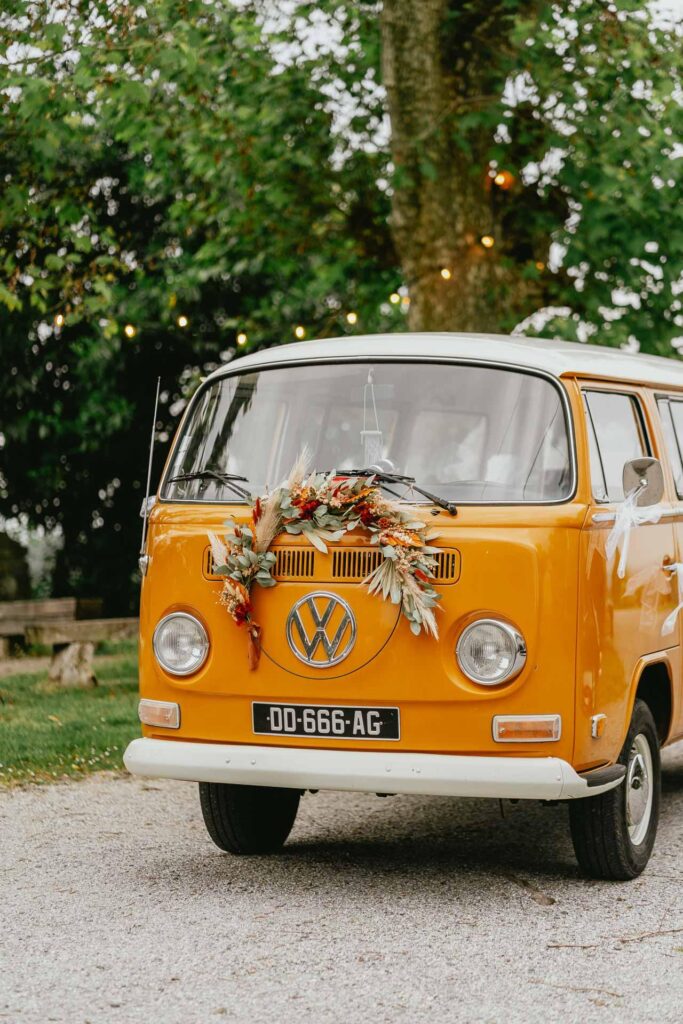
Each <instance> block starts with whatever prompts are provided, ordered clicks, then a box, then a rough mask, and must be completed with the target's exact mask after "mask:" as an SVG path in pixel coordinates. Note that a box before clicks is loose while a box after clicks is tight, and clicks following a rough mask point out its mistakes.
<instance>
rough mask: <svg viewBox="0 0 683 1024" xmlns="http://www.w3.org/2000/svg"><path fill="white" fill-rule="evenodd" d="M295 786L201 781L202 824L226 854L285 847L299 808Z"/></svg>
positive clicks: (275, 849)
mask: <svg viewBox="0 0 683 1024" xmlns="http://www.w3.org/2000/svg"><path fill="white" fill-rule="evenodd" d="M300 798H301V793H300V791H299V790H298V789H276V788H274V787H267V786H234V785H227V784H224V783H220V782H200V783H199V802H200V805H201V809H202V815H203V817H204V824H205V825H206V828H207V831H208V833H209V835H210V836H211V838H212V839H213V841H214V843H215V844H216V846H218V847H219V848H220V849H221V850H225V852H226V853H235V854H250V853H275V852H276V851H278V850H281V849H282V847H283V846H284V844H285V842H286V840H287V837H288V835H289V833H290V832H291V831H292V826H293V825H294V820H295V818H296V814H297V811H298V809H299V800H300Z"/></svg>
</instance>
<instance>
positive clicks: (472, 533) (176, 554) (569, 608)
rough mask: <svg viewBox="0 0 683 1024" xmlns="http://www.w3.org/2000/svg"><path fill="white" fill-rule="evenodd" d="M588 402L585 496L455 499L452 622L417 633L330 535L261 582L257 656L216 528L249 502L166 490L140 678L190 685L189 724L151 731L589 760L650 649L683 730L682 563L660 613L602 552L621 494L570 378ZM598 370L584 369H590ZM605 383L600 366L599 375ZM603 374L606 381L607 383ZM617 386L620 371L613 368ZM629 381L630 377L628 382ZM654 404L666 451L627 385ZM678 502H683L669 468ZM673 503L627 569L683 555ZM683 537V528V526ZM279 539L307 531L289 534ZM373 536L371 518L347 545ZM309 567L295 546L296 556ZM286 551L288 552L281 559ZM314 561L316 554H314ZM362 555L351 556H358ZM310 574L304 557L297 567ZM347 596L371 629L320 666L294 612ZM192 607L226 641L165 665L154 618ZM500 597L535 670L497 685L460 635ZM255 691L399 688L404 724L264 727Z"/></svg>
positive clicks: (212, 738) (658, 600)
mask: <svg viewBox="0 0 683 1024" xmlns="http://www.w3.org/2000/svg"><path fill="white" fill-rule="evenodd" d="M563 383H564V386H565V388H566V390H567V393H568V396H569V401H570V405H571V409H572V415H573V420H574V432H575V436H576V449H577V451H576V455H577V467H578V487H577V491H576V494H575V496H574V498H573V499H572V500H571V501H568V502H566V503H563V504H557V505H518V506H467V505H463V506H461V507H460V508H459V510H458V514H457V516H456V517H451V516H450V515H448V514H447V513H445V512H443V513H442V512H440V513H439V515H438V516H437V515H435V516H434V517H433V519H430V525H432V526H433V528H434V530H435V531H436V532H437V533H438V539H437V540H436V541H435V542H434V543H435V544H436V545H437V546H438V547H439V548H441V549H443V550H448V551H453V552H456V553H457V554H456V556H455V557H454V558H453V559H452V560H451V562H450V563H449V565H450V570H451V571H450V577H451V578H450V579H449V580H448V581H445V580H444V581H442V582H440V583H439V585H438V589H439V592H440V593H441V595H442V600H441V601H440V602H439V603H440V606H441V610H440V611H439V613H438V621H439V629H440V636H439V639H438V640H434V639H432V638H431V637H428V636H425V635H421V636H419V637H416V636H414V635H413V634H412V633H411V631H410V629H409V626H408V623H407V622H406V620H405V619H404V618H403V617H402V616H400V614H399V611H398V608H397V606H395V605H392V604H391V603H389V602H385V601H383V600H382V599H381V597H379V596H376V595H370V594H369V593H368V592H367V590H366V588H365V587H364V586H362V584H361V583H360V582H359V581H358V579H355V580H354V581H352V582H349V581H348V580H346V581H345V580H344V577H343V576H341V577H340V576H338V575H337V576H335V574H334V571H333V570H334V566H333V564H332V558H333V551H332V549H331V551H330V554H329V555H327V556H324V555H322V554H320V553H319V552H316V553H315V558H314V570H313V572H314V575H313V576H311V577H307V578H300V579H298V580H297V579H294V580H289V581H282V582H279V583H278V585H277V586H276V587H274V588H271V589H269V590H263V591H261V590H259V589H258V588H255V593H254V607H255V618H256V619H257V621H259V622H260V623H261V625H262V627H263V638H262V642H263V653H262V656H261V661H260V664H259V666H258V668H257V669H256V671H250V669H249V665H248V660H247V638H246V634H245V632H244V630H243V629H239V628H238V627H237V626H236V625H235V624H234V622H233V621H232V620H231V618H230V617H229V616H228V614H227V612H226V610H225V609H224V608H223V607H222V606H221V604H220V603H219V594H220V590H221V583H220V582H219V581H217V580H215V579H214V580H212V579H210V578H207V577H208V576H209V575H210V573H208V572H207V565H208V563H207V551H208V548H207V545H208V541H207V532H208V531H209V530H212V531H216V532H219V533H220V531H221V527H222V524H223V523H224V521H225V520H226V519H227V518H229V517H232V518H234V519H235V520H236V521H238V522H239V521H240V520H241V519H242V520H244V519H245V518H246V509H245V508H244V506H240V505H234V506H227V505H216V504H208V503H196V504H182V503H178V504H174V503H157V504H156V506H155V507H154V508H153V510H152V513H151V517H150V524H149V540H148V548H147V551H148V554H149V556H150V564H149V570H148V573H147V575H146V577H145V579H144V581H143V587H142V604H141V643H140V690H141V695H142V696H143V697H146V698H152V699H155V700H163V701H176V702H178V703H179V704H180V707H181V726H180V729H178V730H177V731H174V732H173V734H170V733H169V731H168V730H164V729H155V728H151V727H148V726H145V727H143V732H144V734H145V735H146V736H150V737H156V738H159V739H166V740H168V741H169V742H172V741H174V740H186V741H187V740H196V741H204V742H222V743H245V744H249V743H254V742H255V741H257V742H258V743H259V744H261V745H268V744H275V745H277V746H281V747H282V746H293V747H318V748H321V747H326V748H334V747H338V748H343V749H354V748H355V749H364V750H372V749H380V750H387V749H390V750H396V749H402V750H406V751H424V752H441V753H463V754H477V755H497V756H506V757H515V756H526V757H528V756H538V757H547V756H554V757H559V758H563V759H564V760H566V761H567V762H569V763H570V764H572V765H573V766H574V767H575V768H577V770H579V771H581V770H585V769H587V768H590V767H594V766H598V765H604V764H609V763H612V762H614V761H615V760H616V758H617V756H618V754H619V751H620V748H621V746H622V744H623V741H624V737H625V734H626V731H627V728H628V722H629V719H630V715H631V710H632V705H633V700H634V699H635V690H636V687H637V683H638V678H639V674H640V670H641V669H642V666H643V665H644V664H646V663H648V662H651V661H657V662H663V663H664V664H665V665H666V666H667V671H668V672H669V674H670V677H671V679H672V691H673V704H674V710H673V726H672V729H671V731H670V735H669V739H670V740H671V739H673V738H675V737H676V736H679V735H681V733H683V711H682V708H681V705H682V700H681V698H682V691H681V682H680V679H681V674H680V673H681V666H680V657H679V646H678V641H679V637H678V631H676V632H675V633H674V635H673V636H670V637H668V638H666V640H664V639H662V637H661V623H662V621H663V619H664V618H665V616H666V615H667V614H668V612H669V611H670V610H671V609H672V608H673V607H674V606H675V604H676V601H677V594H675V593H673V591H674V590H675V589H676V587H675V583H674V585H673V587H672V585H671V581H670V579H668V578H666V579H664V581H663V582H662V585H661V586H659V587H656V588H655V590H656V591H657V593H656V595H655V597H654V599H653V600H654V605H653V606H652V607H650V609H649V610H650V612H651V613H652V616H653V618H652V621H649V622H647V621H644V619H643V603H642V600H641V598H642V592H641V591H639V590H636V591H635V592H632V593H629V592H628V588H627V586H626V585H625V582H628V581H621V580H617V578H616V575H615V573H614V570H613V568H612V569H609V568H608V567H607V564H606V560H605V558H604V544H605V541H606V538H607V536H608V532H609V529H610V524H609V523H606V524H605V523H594V522H593V516H594V514H595V513H604V512H606V511H609V510H610V509H612V510H613V509H614V507H615V506H610V505H598V504H595V503H594V502H593V499H592V497H591V489H590V473H589V466H588V447H587V438H586V433H585V424H584V414H583V407H582V399H581V393H580V383H579V381H577V380H576V379H575V378H571V377H569V378H565V379H564V381H563ZM585 383H586V382H585V381H583V382H581V384H582V385H583V384H585ZM593 383H594V382H593ZM600 386H601V387H602V386H603V385H602V384H600ZM604 386H605V387H609V386H611V385H604ZM613 386H615V387H617V385H616V384H615V385H613ZM619 390H622V391H623V390H628V391H632V392H633V393H636V394H638V395H639V396H640V397H641V399H642V401H643V403H644V407H645V410H646V414H647V418H648V427H649V429H650V434H651V437H652V439H653V442H654V447H655V449H656V450H655V451H654V453H653V454H655V455H656V456H657V457H659V458H660V459H661V460H662V461H663V462H664V463H666V454H665V452H664V450H663V447H664V446H663V440H662V438H661V437H660V434H659V430H658V427H657V425H656V423H655V422H654V419H655V416H656V413H655V407H654V398H653V396H652V394H650V393H649V392H648V390H647V389H646V388H644V387H643V388H638V387H634V386H632V385H631V386H629V387H628V388H623V387H620V388H619ZM666 480H667V494H666V496H665V500H664V502H663V507H664V508H666V507H667V505H671V506H673V504H674V503H675V502H676V499H675V492H674V489H673V483H672V480H671V476H670V473H669V471H668V470H667V471H666ZM677 529H683V527H681V528H677V526H676V521H675V518H673V517H672V518H669V519H666V520H662V521H660V522H659V523H658V524H653V525H648V526H644V527H642V528H638V530H637V531H634V532H635V534H636V536H635V537H634V539H633V540H632V545H631V550H632V561H631V565H630V569H629V575H630V576H632V575H633V573H636V572H638V571H639V570H645V569H647V568H648V567H649V569H650V572H651V573H656V571H657V568H658V565H659V563H661V562H662V560H663V559H665V558H666V557H670V558H671V559H672V560H678V559H679V558H680V557H681V556H682V555H683V552H679V551H678V548H677V536H676V534H677ZM681 539H683V534H681ZM276 548H281V549H282V548H284V549H287V550H288V551H290V550H292V549H306V550H308V551H310V550H311V549H310V546H309V545H308V544H307V543H306V542H305V541H304V540H301V538H292V537H287V538H285V539H279V540H278V541H277V542H276ZM342 548H343V549H346V548H349V549H352V550H357V549H366V548H368V538H367V536H365V535H364V534H363V533H362V532H359V533H358V534H357V535H351V536H350V537H348V538H347V539H345V540H344V541H342V542H341V543H340V544H338V545H333V549H334V550H339V549H342ZM288 558H289V565H290V566H291V565H294V566H295V567H296V565H297V560H296V558H295V556H288ZM283 564H284V562H283ZM299 568H301V566H300V565H299ZM347 568H348V564H347ZM294 575H296V573H295V574H294ZM314 589H315V590H320V589H324V590H326V591H330V592H332V593H336V594H338V595H339V596H341V597H343V598H344V599H345V600H346V601H347V602H348V604H349V605H350V606H351V608H352V609H353V612H354V614H355V617H356V621H357V623H358V639H357V642H356V645H355V647H354V649H353V651H352V653H351V654H350V656H349V657H348V658H346V660H344V662H343V663H341V664H339V665H337V666H333V667H329V668H324V669H317V668H307V667H306V666H305V665H303V664H302V663H301V662H300V661H298V660H297V659H296V658H295V656H294V655H293V653H292V652H291V650H290V649H289V646H288V643H287V639H286V631H285V622H286V618H287V615H288V613H289V611H290V609H291V608H292V605H293V604H294V603H295V601H296V600H297V599H298V598H300V597H302V596H303V595H305V594H306V593H308V592H310V591H311V590H314ZM173 611H186V612H190V613H191V614H192V615H194V616H196V617H197V618H198V619H200V620H201V621H202V623H203V624H204V626H205V627H206V629H207V631H208V634H209V637H210V642H211V649H210V653H209V656H208V659H207V661H206V662H205V664H204V665H203V666H202V668H201V669H200V670H199V671H198V672H197V673H195V674H194V675H192V676H189V677H185V678H176V677H173V676H170V675H168V674H167V673H165V672H164V671H163V670H162V669H161V667H160V666H159V664H158V663H157V661H156V659H155V657H154V653H153V650H152V634H153V632H154V628H155V626H156V624H157V623H158V622H159V620H160V619H161V618H162V617H163V616H164V615H167V614H168V613H170V612H173ZM485 615H492V616H495V617H496V618H502V619H504V620H507V621H508V622H509V623H510V624H511V625H513V626H515V627H516V628H517V629H518V630H519V631H520V632H521V633H522V635H523V636H524V637H525V639H526V643H527V649H528V656H527V661H526V664H525V666H524V669H523V670H522V672H521V674H520V675H518V676H517V677H516V678H514V679H513V680H512V681H511V682H509V683H505V684H503V685H501V686H498V687H491V688H488V687H483V686H478V685H476V684H475V683H473V682H471V681H470V680H468V679H467V678H466V677H465V676H464V675H463V674H462V672H461V671H460V670H459V668H458V665H457V662H456V658H455V645H456V642H457V639H458V636H459V635H460V633H461V631H462V629H463V628H464V626H466V625H467V624H468V623H469V622H471V621H472V620H473V619H475V618H479V617H481V616H485ZM252 700H265V701H273V702H278V701H284V702H292V703H306V704H326V703H329V704H333V705H335V706H339V705H344V704H349V705H353V706H357V705H363V706H372V705H382V706H386V705H391V706H397V707H399V708H400V709H401V738H400V740H398V741H387V740H384V741H377V740H375V741H372V740H350V739H334V738H332V737H327V738H302V737H299V736H297V737H291V738H287V737H280V736H278V737H269V736H259V737H258V739H257V740H256V739H255V736H254V733H253V731H252V718H251V702H252ZM597 713H603V714H606V715H607V728H606V730H605V732H604V735H603V736H602V737H601V738H600V739H594V738H593V737H592V736H591V718H592V716H593V715H595V714H597ZM497 714H505V715H508V714H518V715H524V714H560V715H561V716H562V735H561V738H560V740H559V741H558V742H552V743H550V742H548V743H544V742H541V743H515V744H514V745H512V744H499V743H496V742H494V740H493V738H492V731H491V723H492V718H493V716H494V715H497Z"/></svg>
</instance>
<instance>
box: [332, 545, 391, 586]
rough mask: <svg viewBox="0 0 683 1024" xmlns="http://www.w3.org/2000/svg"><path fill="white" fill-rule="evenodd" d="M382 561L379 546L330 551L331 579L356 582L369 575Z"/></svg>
mask: <svg viewBox="0 0 683 1024" xmlns="http://www.w3.org/2000/svg"><path fill="white" fill-rule="evenodd" d="M381 561H382V552H381V551H380V550H379V548H355V549H346V550H344V549H343V548H341V549H339V550H337V551H333V552H332V579H334V580H348V581H350V582H356V581H358V580H364V579H365V577H366V576H369V575H370V573H371V572H373V571H374V570H375V569H376V568H377V567H378V566H379V564H380V563H381Z"/></svg>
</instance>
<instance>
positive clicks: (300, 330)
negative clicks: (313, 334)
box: [294, 324, 306, 339]
mask: <svg viewBox="0 0 683 1024" xmlns="http://www.w3.org/2000/svg"><path fill="white" fill-rule="evenodd" d="M294 334H295V335H296V337H297V338H299V339H301V338H305V337H306V328H305V327H304V326H303V325H302V324H297V325H296V327H295V328H294Z"/></svg>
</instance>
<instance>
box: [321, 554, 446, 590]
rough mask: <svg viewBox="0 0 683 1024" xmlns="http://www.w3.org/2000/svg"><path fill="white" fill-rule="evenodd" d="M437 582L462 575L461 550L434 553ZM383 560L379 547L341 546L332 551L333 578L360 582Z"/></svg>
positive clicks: (435, 579) (444, 581)
mask: <svg viewBox="0 0 683 1024" xmlns="http://www.w3.org/2000/svg"><path fill="white" fill-rule="evenodd" d="M434 557H435V559H436V569H435V571H434V582H435V583H455V581H456V580H457V579H458V577H459V576H460V552H459V551H455V550H453V549H451V550H445V551H439V552H437V554H436V555H434ZM381 561H382V553H381V551H380V550H379V548H355V549H348V548H347V549H346V550H345V549H344V548H340V549H337V550H335V551H333V552H332V579H333V580H343V581H344V582H346V583H359V582H360V581H361V580H364V579H365V578H366V576H369V575H370V573H371V572H373V571H374V570H375V569H376V568H377V567H378V566H379V565H380V563H381Z"/></svg>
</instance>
